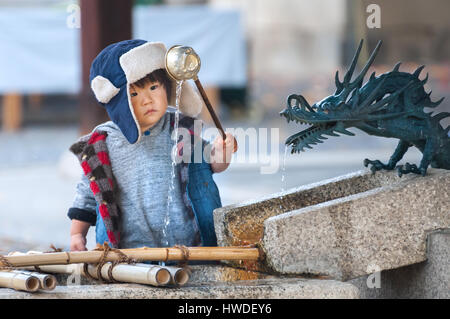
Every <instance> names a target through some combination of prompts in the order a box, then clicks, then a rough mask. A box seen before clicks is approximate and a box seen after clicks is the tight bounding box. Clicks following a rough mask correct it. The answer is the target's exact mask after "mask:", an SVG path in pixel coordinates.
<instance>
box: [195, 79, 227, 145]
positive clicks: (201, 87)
mask: <svg viewBox="0 0 450 319" xmlns="http://www.w3.org/2000/svg"><path fill="white" fill-rule="evenodd" d="M194 82H195V85H196V86H197V89H198V91H199V92H200V94H201V96H202V98H203V101H204V102H205V104H206V107H207V108H208V111H209V114H211V117H212V119H213V121H214V124H215V125H216V127H217V128H218V129H219V131H220V134H222V138H223V139H224V140H225V138H226V135H225V131H224V130H223V128H222V124H220V121H219V118H218V117H217V115H216V113H215V112H214V109H213V108H212V105H211V102H209V99H208V96H207V95H206V92H205V90H204V89H203V86H202V84H201V83H200V80H199V79H198V78H196V79H195V80H194Z"/></svg>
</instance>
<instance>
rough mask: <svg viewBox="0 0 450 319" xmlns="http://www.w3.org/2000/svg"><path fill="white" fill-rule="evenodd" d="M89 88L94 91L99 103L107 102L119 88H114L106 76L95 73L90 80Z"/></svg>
mask: <svg viewBox="0 0 450 319" xmlns="http://www.w3.org/2000/svg"><path fill="white" fill-rule="evenodd" d="M91 88H92V91H94V95H95V97H96V99H97V100H98V101H99V102H101V103H105V104H106V103H108V102H109V101H111V99H112V98H113V97H114V96H116V95H117V93H119V91H120V89H119V88H116V87H115V86H114V84H112V83H111V81H110V80H108V79H107V78H105V77H103V76H101V75H97V76H96V77H95V78H93V79H92V81H91Z"/></svg>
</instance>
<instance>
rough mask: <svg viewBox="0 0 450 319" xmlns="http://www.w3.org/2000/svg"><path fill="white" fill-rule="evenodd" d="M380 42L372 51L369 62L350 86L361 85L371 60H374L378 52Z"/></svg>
mask: <svg viewBox="0 0 450 319" xmlns="http://www.w3.org/2000/svg"><path fill="white" fill-rule="evenodd" d="M381 43H382V41H381V40H380V41H378V43H377V46H376V47H375V49H374V50H373V52H372V54H371V55H370V57H369V60H368V61H367V63H366V65H365V66H364V68H363V69H362V71H361V72H360V73H359V75H358V77H357V78H356V79H355V80H354V81H353V83H352V85H359V83H361V84H362V81H363V79H364V76H365V75H366V73H367V70H369V68H370V66H371V65H372V63H373V60H375V57H376V56H377V53H378V51H379V50H380V47H381Z"/></svg>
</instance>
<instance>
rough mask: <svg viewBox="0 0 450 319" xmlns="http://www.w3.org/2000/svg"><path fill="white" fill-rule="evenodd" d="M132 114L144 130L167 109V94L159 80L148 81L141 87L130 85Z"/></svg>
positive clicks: (155, 121)
mask: <svg viewBox="0 0 450 319" xmlns="http://www.w3.org/2000/svg"><path fill="white" fill-rule="evenodd" d="M130 97H131V103H132V104H133V110H134V115H135V116H136V119H137V121H138V123H139V125H140V127H141V131H142V132H144V131H146V130H148V129H149V128H151V127H152V126H153V125H155V124H156V123H157V122H158V121H159V119H160V118H161V117H162V116H163V115H164V113H166V110H167V94H166V90H165V88H164V86H163V85H162V84H160V83H159V82H148V83H146V84H145V86H144V87H143V88H140V87H138V86H137V85H133V84H131V85H130Z"/></svg>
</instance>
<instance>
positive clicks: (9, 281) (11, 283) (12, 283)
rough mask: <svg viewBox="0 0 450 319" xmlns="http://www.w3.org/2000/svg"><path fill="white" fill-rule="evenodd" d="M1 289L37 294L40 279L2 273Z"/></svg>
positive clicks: (0, 274) (8, 272) (0, 276)
mask: <svg viewBox="0 0 450 319" xmlns="http://www.w3.org/2000/svg"><path fill="white" fill-rule="evenodd" d="M0 287H4V288H12V289H15V290H24V291H28V292H35V291H37V290H38V289H39V279H37V278H36V277H34V276H30V275H25V274H23V273H17V272H12V271H0Z"/></svg>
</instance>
